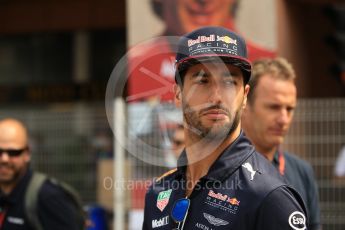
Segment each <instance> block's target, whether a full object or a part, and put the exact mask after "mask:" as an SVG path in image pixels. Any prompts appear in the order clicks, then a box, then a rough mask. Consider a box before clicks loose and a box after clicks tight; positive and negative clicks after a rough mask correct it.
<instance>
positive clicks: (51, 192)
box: [0, 119, 80, 230]
mask: <svg viewBox="0 0 345 230" xmlns="http://www.w3.org/2000/svg"><path fill="white" fill-rule="evenodd" d="M30 157H31V156H30V149H29V147H28V135H27V130H26V128H25V126H24V125H23V124H22V123H21V122H19V121H18V120H14V119H3V120H0V230H36V229H35V228H34V227H33V225H32V223H30V221H29V218H28V214H27V213H25V210H26V206H25V202H26V200H25V194H26V191H27V188H28V185H29V184H30V182H31V178H32V176H33V171H32V170H31V169H30V168H29V163H30ZM36 209H37V210H36V212H37V216H38V219H39V222H40V223H41V226H42V227H43V230H61V229H64V230H80V222H78V221H77V218H78V216H79V214H80V213H79V210H78V209H77V208H76V207H75V205H74V204H73V202H71V198H70V197H69V196H68V195H67V194H66V193H65V192H64V191H63V190H62V189H61V187H59V186H57V185H55V184H53V183H51V182H50V181H49V180H47V181H45V182H44V183H43V185H42V187H41V188H40V190H39V192H38V200H37V205H36Z"/></svg>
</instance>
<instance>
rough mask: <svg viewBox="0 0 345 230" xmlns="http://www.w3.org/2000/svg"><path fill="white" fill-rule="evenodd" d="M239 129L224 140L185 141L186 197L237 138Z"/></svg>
mask: <svg viewBox="0 0 345 230" xmlns="http://www.w3.org/2000/svg"><path fill="white" fill-rule="evenodd" d="M240 131H241V130H240V129H237V130H235V131H234V133H233V134H232V135H231V136H229V137H228V138H226V139H225V140H207V139H206V138H204V139H201V140H199V141H198V142H195V141H190V140H188V138H187V139H186V153H187V159H188V166H187V172H186V173H187V175H186V176H187V182H188V185H189V187H187V196H189V195H190V193H191V192H192V190H193V188H194V186H195V184H196V183H197V182H198V181H199V180H200V178H201V177H203V176H205V175H206V174H207V173H208V171H209V169H210V167H211V165H212V164H213V163H214V162H215V161H216V160H217V158H218V157H219V155H220V154H221V153H222V152H223V151H224V149H226V148H227V147H228V146H229V145H230V144H232V143H233V142H234V140H235V139H236V138H237V137H238V136H239V134H240Z"/></svg>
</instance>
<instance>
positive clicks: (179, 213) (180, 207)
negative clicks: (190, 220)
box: [171, 198, 190, 230]
mask: <svg viewBox="0 0 345 230" xmlns="http://www.w3.org/2000/svg"><path fill="white" fill-rule="evenodd" d="M189 205H190V200H189V199H188V198H182V199H179V200H177V201H175V204H174V206H173V209H172V210H171V217H172V219H173V220H174V221H175V222H176V223H178V226H177V229H178V230H182V229H183V227H184V223H185V221H186V217H187V215H188V209H189Z"/></svg>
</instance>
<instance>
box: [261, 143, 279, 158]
mask: <svg viewBox="0 0 345 230" xmlns="http://www.w3.org/2000/svg"><path fill="white" fill-rule="evenodd" d="M255 149H256V151H257V152H259V153H261V154H262V155H263V156H264V157H266V158H267V159H268V160H269V161H271V162H272V161H273V158H274V155H275V153H276V151H277V149H278V147H277V146H276V147H273V148H262V147H259V146H257V145H255Z"/></svg>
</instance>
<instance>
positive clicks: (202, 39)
mask: <svg viewBox="0 0 345 230" xmlns="http://www.w3.org/2000/svg"><path fill="white" fill-rule="evenodd" d="M215 40H216V36H215V35H214V34H211V35H210V36H198V38H197V39H189V40H188V47H190V46H192V45H195V44H199V43H203V42H214V41H215Z"/></svg>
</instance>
